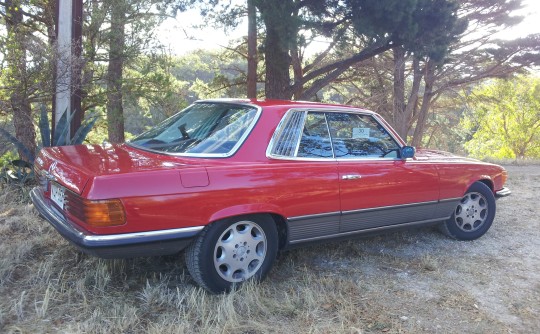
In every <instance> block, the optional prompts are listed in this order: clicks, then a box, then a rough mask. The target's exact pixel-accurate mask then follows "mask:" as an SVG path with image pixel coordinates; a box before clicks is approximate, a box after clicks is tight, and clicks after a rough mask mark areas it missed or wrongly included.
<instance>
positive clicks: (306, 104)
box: [196, 98, 376, 114]
mask: <svg viewBox="0 0 540 334" xmlns="http://www.w3.org/2000/svg"><path fill="white" fill-rule="evenodd" d="M201 102H211V103H236V104H248V105H254V106H258V107H261V108H264V107H283V108H287V109H288V108H325V109H328V108H332V107H333V108H336V107H337V108H340V109H351V111H361V112H365V113H370V114H376V113H375V112H373V111H371V110H368V109H364V108H362V107H354V106H350V105H344V104H329V103H321V102H311V101H290V100H277V99H240V98H220V99H207V100H199V101H196V103H201Z"/></svg>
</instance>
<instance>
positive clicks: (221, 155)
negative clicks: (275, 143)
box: [126, 100, 262, 158]
mask: <svg viewBox="0 0 540 334" xmlns="http://www.w3.org/2000/svg"><path fill="white" fill-rule="evenodd" d="M200 103H214V104H219V103H221V104H231V105H237V106H248V107H252V108H254V109H255V110H256V111H257V114H256V115H255V117H253V121H251V124H250V125H249V127H248V128H247V129H246V131H245V132H244V134H243V135H242V137H240V139H239V140H238V142H237V143H236V144H235V145H234V146H233V148H232V149H231V150H230V151H229V152H227V153H173V152H163V151H158V150H153V149H151V148H146V147H142V146H139V145H136V144H133V143H131V142H130V141H127V142H126V144H127V145H129V146H131V147H134V148H137V149H139V150H143V151H148V152H153V153H157V154H163V155H168V156H173V157H188V158H228V157H231V156H233V155H235V154H236V152H237V151H238V150H239V149H240V147H241V146H242V145H243V144H244V142H245V141H246V138H247V137H248V136H249V135H250V134H251V131H253V128H254V127H255V125H257V123H258V122H259V119H260V118H261V114H262V107H260V106H258V105H254V104H251V103H244V102H238V101H235V100H231V101H221V100H203V101H196V102H195V103H193V104H200ZM182 110H184V109H182ZM174 115H176V114H174ZM174 115H172V116H171V117H174ZM171 117H169V118H171ZM169 118H167V119H169Z"/></svg>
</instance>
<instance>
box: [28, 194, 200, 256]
mask: <svg viewBox="0 0 540 334" xmlns="http://www.w3.org/2000/svg"><path fill="white" fill-rule="evenodd" d="M30 197H31V199H32V202H33V203H34V206H35V208H36V209H37V210H38V212H39V214H40V216H42V217H43V218H45V219H46V220H47V221H49V223H51V225H52V226H53V227H54V228H55V229H56V230H57V231H58V232H59V233H60V234H61V235H62V236H63V237H64V238H66V239H67V240H69V241H70V242H71V243H73V244H74V245H75V246H77V247H78V248H79V249H81V250H82V251H83V252H84V253H87V254H90V255H94V256H98V257H101V258H106V259H116V258H129V257H139V256H155V255H168V254H174V253H177V252H179V251H181V250H182V249H184V248H185V247H187V246H188V245H189V244H190V243H191V241H192V240H193V239H194V238H195V237H196V236H197V235H198V234H199V232H200V231H201V230H202V229H203V228H204V226H196V227H186V228H177V229H170V230H159V231H147V232H135V233H123V234H108V235H97V234H91V233H90V232H88V231H85V230H83V229H81V228H80V227H79V226H77V225H76V224H74V223H72V222H70V221H69V220H67V219H66V218H65V217H64V216H63V215H62V214H61V213H60V212H58V210H56V209H55V208H54V207H53V206H52V204H51V202H50V200H48V199H46V198H45V197H43V192H42V191H41V189H40V188H39V187H36V188H34V189H32V191H31V192H30Z"/></svg>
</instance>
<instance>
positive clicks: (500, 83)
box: [461, 77, 540, 159]
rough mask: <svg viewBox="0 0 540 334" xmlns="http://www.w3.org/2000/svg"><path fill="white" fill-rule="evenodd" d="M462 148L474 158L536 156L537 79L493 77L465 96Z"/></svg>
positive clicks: (539, 122)
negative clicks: (464, 132) (497, 78)
mask: <svg viewBox="0 0 540 334" xmlns="http://www.w3.org/2000/svg"><path fill="white" fill-rule="evenodd" d="M467 99H468V102H469V105H470V110H469V111H468V113H467V114H466V115H465V117H464V118H463V120H462V122H461V126H463V127H464V128H465V129H466V130H468V131H469V137H468V139H469V140H468V141H467V142H466V143H465V149H466V150H467V151H468V152H469V153H470V154H471V155H473V156H475V157H478V158H482V159H484V158H496V159H505V158H512V159H524V158H540V78H537V77H536V78H535V77H516V78H513V79H511V80H500V79H499V80H494V81H491V82H489V83H487V84H485V85H483V86H480V87H478V88H477V89H475V90H474V91H473V92H472V94H471V95H470V96H468V97H467Z"/></svg>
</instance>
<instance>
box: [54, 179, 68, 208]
mask: <svg viewBox="0 0 540 334" xmlns="http://www.w3.org/2000/svg"><path fill="white" fill-rule="evenodd" d="M65 191H66V189H65V188H64V187H62V186H60V185H58V184H56V183H53V182H51V200H52V201H53V202H54V203H55V204H56V205H58V206H59V207H60V209H62V210H63V209H64V195H65Z"/></svg>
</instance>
